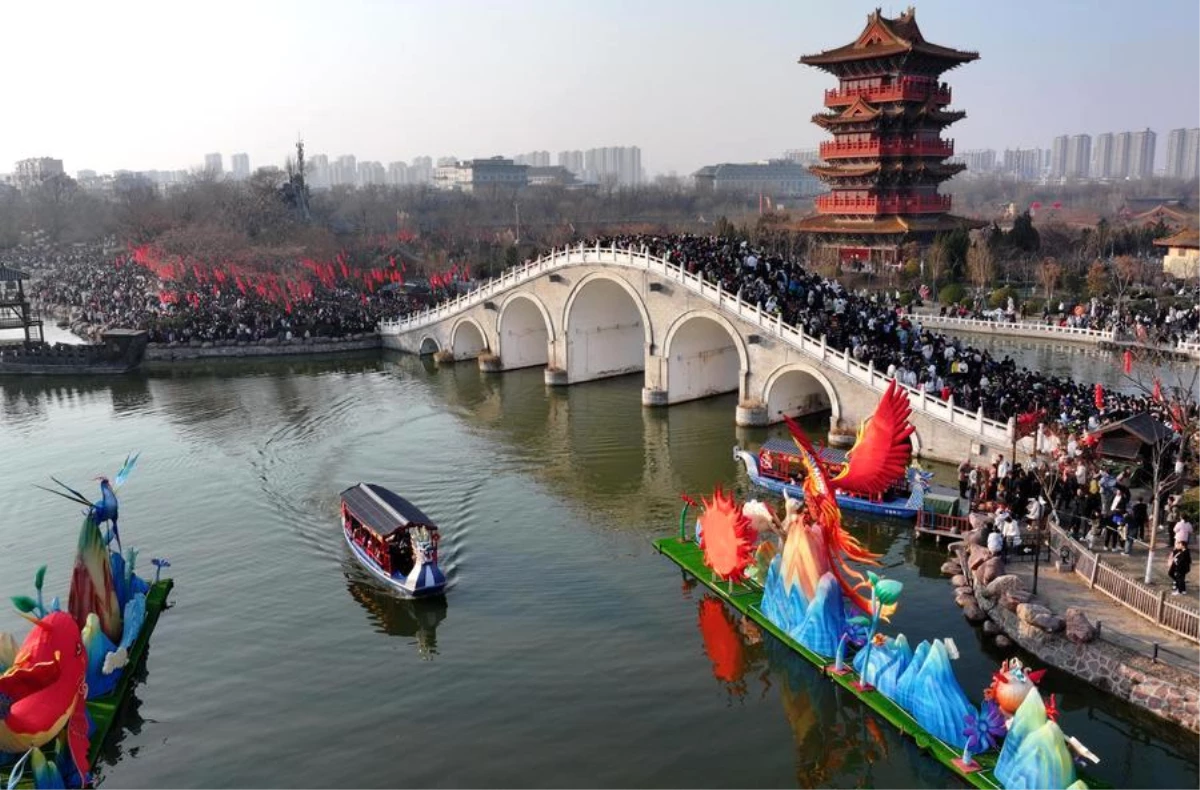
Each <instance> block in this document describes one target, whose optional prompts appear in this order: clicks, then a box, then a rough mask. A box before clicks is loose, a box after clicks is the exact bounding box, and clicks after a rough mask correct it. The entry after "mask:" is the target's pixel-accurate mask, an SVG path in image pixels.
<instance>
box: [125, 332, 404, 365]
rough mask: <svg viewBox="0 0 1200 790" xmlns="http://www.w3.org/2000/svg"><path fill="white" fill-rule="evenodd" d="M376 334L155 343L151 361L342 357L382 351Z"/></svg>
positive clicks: (148, 356) (148, 348)
mask: <svg viewBox="0 0 1200 790" xmlns="http://www.w3.org/2000/svg"><path fill="white" fill-rule="evenodd" d="M380 347H381V343H380V339H379V335H377V334H375V333H374V332H369V333H363V334H357V335H347V336H346V337H341V338H333V337H307V338H298V337H296V338H292V339H290V340H276V339H270V340H261V341H259V342H256V343H247V342H244V341H233V340H218V341H215V342H203V343H202V342H200V341H198V340H193V341H191V342H189V343H151V344H150V345H148V346H146V361H147V362H184V361H187V360H194V359H235V358H240V357H286V356H299V355H302V354H340V353H344V352H349V351H369V350H372V349H376V348H380Z"/></svg>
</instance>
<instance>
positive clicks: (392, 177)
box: [387, 162, 408, 187]
mask: <svg viewBox="0 0 1200 790" xmlns="http://www.w3.org/2000/svg"><path fill="white" fill-rule="evenodd" d="M387 183H388V184H389V185H390V186H394V187H402V186H405V185H406V184H408V165H406V164H405V163H404V162H389V163H388V166H387Z"/></svg>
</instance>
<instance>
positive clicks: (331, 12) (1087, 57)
mask: <svg viewBox="0 0 1200 790" xmlns="http://www.w3.org/2000/svg"><path fill="white" fill-rule="evenodd" d="M875 5H876V3H874V2H867V3H847V2H841V1H840V0H839V2H821V3H816V2H808V3H783V2H768V1H767V0H748V2H746V3H744V4H741V5H739V6H738V7H737V8H736V9H731V8H730V7H728V6H725V5H719V6H718V5H716V4H715V3H706V2H703V0H695V1H694V2H684V1H683V0H642V2H638V3H636V4H634V3H631V2H625V1H624V0H614V1H613V2H601V3H594V2H583V1H582V0H579V1H578V2H572V1H570V0H565V1H564V2H549V1H548V0H547V1H545V2H543V1H541V0H536V1H535V0H527V1H525V2H519V1H516V0H514V2H512V3H506V4H502V5H491V4H485V3H482V2H445V3H442V2H438V3H434V2H428V3H418V2H412V3H388V4H381V3H378V2H371V1H370V0H347V2H344V3H342V4H340V5H338V6H336V7H335V6H332V5H329V4H326V3H318V2H315V0H298V1H297V2H289V3H284V2H281V1H277V0H262V1H261V2H256V3H230V2H223V1H222V0H214V2H211V3H209V4H207V5H206V6H205V9H206V10H205V13H206V14H208V15H209V18H213V19H217V18H220V19H228V20H236V21H237V24H232V25H227V26H224V27H223V28H222V33H221V36H220V39H219V43H218V42H217V41H215V40H214V39H213V36H212V31H211V30H210V29H208V28H206V27H205V26H202V25H200V26H198V25H194V24H191V23H190V22H189V21H188V20H189V19H190V14H191V11H190V10H188V9H187V8H185V7H182V6H175V5H171V4H160V3H152V2H114V3H111V4H93V3H82V2H81V3H79V4H78V5H77V6H75V7H73V8H72V9H71V11H70V12H69V13H66V14H64V13H63V11H62V9H61V7H60V6H58V5H54V6H50V5H49V4H15V5H13V6H12V7H11V8H9V9H7V10H8V12H9V13H8V16H9V19H8V21H9V23H10V28H11V29H26V30H30V29H36V30H53V31H54V41H55V44H54V47H55V51H56V52H58V53H62V52H68V53H71V52H75V53H86V54H80V56H79V57H76V58H71V57H61V56H58V57H54V58H49V57H46V53H45V51H44V48H45V46H46V39H45V38H43V37H35V36H14V37H10V39H9V40H8V41H7V42H6V46H5V47H4V48H0V67H3V68H5V70H6V72H8V73H14V74H20V75H21V77H20V79H14V80H12V81H10V84H9V91H8V95H7V96H6V99H7V101H8V104H9V105H10V107H12V108H14V111H13V112H11V113H10V118H12V121H11V122H10V124H9V125H8V126H7V127H6V130H5V134H4V135H2V136H0V171H7V170H9V169H10V168H11V167H12V165H13V163H15V162H17V161H18V160H23V159H27V158H31V157H53V158H56V159H61V160H63V162H64V167H65V169H66V170H67V171H68V172H72V173H74V172H77V171H79V170H84V169H86V170H93V171H97V172H112V171H115V170H132V171H148V170H172V171H174V170H179V169H190V168H192V167H195V166H198V165H201V163H202V161H203V159H202V157H203V156H204V154H205V153H206V152H214V151H221V152H223V154H224V158H225V160H226V161H231V160H229V157H231V156H232V155H233V154H234V153H239V154H241V153H244V154H246V155H247V156H248V159H249V161H250V163H251V165H252V168H253V169H256V168H257V167H260V166H262V165H266V164H275V165H279V164H282V162H283V160H284V158H285V157H287V156H288V155H290V154H291V153H292V149H293V146H294V143H295V140H296V139H297V137H302V138H303V139H304V140H305V142H306V145H307V148H308V150H309V151H311V152H318V151H320V152H324V153H326V154H327V155H328V156H330V157H331V158H336V157H338V156H341V155H344V154H352V155H354V156H355V157H357V158H359V159H362V160H365V161H378V162H384V163H388V162H394V161H411V160H412V159H413V158H414V157H417V156H422V155H428V156H433V157H441V156H445V155H450V154H452V155H454V156H456V157H457V158H459V159H463V160H466V159H474V158H486V157H490V156H494V155H497V154H499V155H504V156H510V157H511V156H516V155H519V153H520V152H529V151H550V152H559V151H573V150H586V149H588V148H595V147H601V146H605V145H614V144H616V145H636V146H639V147H640V148H641V150H642V167H643V168H644V170H645V174H646V176H647V177H648V178H649V177H653V176H654V175H656V174H661V173H667V172H670V171H675V172H676V173H678V174H679V175H688V174H690V173H692V172H695V171H696V170H698V169H699V168H700V167H702V166H705V165H711V164H714V163H717V162H739V161H741V162H746V161H756V160H761V159H766V158H768V157H777V156H780V155H781V154H782V152H784V151H786V150H789V149H802V148H812V147H816V145H817V143H818V142H820V141H821V140H824V139H827V135H825V134H824V133H823V132H822V130H821V129H819V128H818V127H816V126H815V125H813V124H812V123H811V116H812V115H813V114H814V113H816V112H818V111H819V110H820V109H821V96H822V92H823V91H824V90H825V89H827V88H830V87H832V85H833V83H832V80H831V79H829V77H828V76H827V75H823V74H821V73H819V72H817V71H816V70H815V69H811V68H806V67H804V66H801V65H799V64H798V63H797V62H796V61H797V60H798V58H799V57H800V56H801V55H803V54H809V53H813V52H817V51H820V50H823V49H828V48H832V47H836V46H839V45H842V44H846V43H848V42H849V41H851V40H852V39H853V38H854V37H855V36H856V35H857V34H858V32H859V31H860V30H861V29H862V26H863V24H864V22H865V19H866V15H867V14H868V13H869V12H871V11H872V10H874V7H875ZM906 5H907V4H906V3H900V4H896V5H893V6H886V7H884V8H883V11H884V13H885V15H895V14H898V13H899V12H901V11H903V10H904V7H905V6H906ZM983 8H984V7H981V6H978V5H976V4H970V3H959V2H954V1H953V0H923V2H919V3H916V10H917V18H918V20H919V21H920V24H921V29H922V31H923V32H924V33H925V35H926V36H927V37H928V39H929V40H931V41H933V42H935V43H939V44H944V45H947V46H953V47H957V48H960V49H970V50H978V51H979V52H980V54H981V59H980V60H979V61H977V62H974V63H971V64H968V65H966V66H963V67H961V68H957V69H954V70H952V71H950V72H949V73H947V74H946V77H945V78H946V80H947V81H948V82H949V83H950V85H951V86H952V87H953V89H954V96H955V101H954V106H955V107H956V108H961V109H964V110H966V111H967V118H966V119H965V120H963V121H962V122H960V123H959V124H957V125H956V127H955V129H954V135H953V136H954V137H955V138H956V147H957V148H958V150H965V149H968V148H970V149H983V148H993V149H996V150H1004V149H1006V148H1010V149H1011V148H1022V149H1024V148H1034V147H1036V148H1046V147H1049V146H1050V145H1051V144H1052V141H1053V139H1054V138H1055V137H1058V136H1060V135H1064V134H1066V135H1068V136H1071V135H1076V134H1081V133H1086V134H1089V135H1097V134H1103V133H1105V132H1107V131H1110V130H1113V131H1115V130H1126V129H1132V130H1140V129H1145V128H1147V127H1149V128H1150V129H1152V130H1154V131H1155V132H1156V134H1157V136H1158V138H1159V139H1158V145H1157V151H1156V153H1157V157H1156V158H1157V164H1156V169H1162V168H1163V167H1164V160H1165V156H1166V150H1165V149H1166V141H1167V135H1168V133H1169V132H1170V131H1171V130H1174V129H1178V128H1193V127H1195V126H1196V125H1197V118H1198V117H1200V98H1198V97H1200V75H1198V73H1197V69H1196V68H1195V52H1196V49H1197V46H1198V45H1200V39H1198V36H1197V29H1198V27H1200V8H1198V6H1197V4H1196V3H1195V2H1194V1H1192V2H1185V0H1160V2H1156V3H1154V4H1152V5H1150V6H1147V7H1145V8H1144V9H1143V11H1144V13H1131V12H1130V8H1129V6H1128V5H1126V4H1124V3H1118V2H1116V0H1098V1H1097V2H1095V3H1092V4H1090V5H1086V6H1080V5H1077V4H1066V3H1041V2H1033V1H1032V0H1019V1H1018V2H1014V3H1010V4H1007V5H1005V6H1004V8H1003V9H1002V10H1001V9H989V11H988V12H986V13H984V12H982V11H983ZM64 19H69V20H70V23H69V24H63V20H64ZM438 31H442V32H445V31H453V34H454V35H453V44H454V45H453V46H449V43H448V42H449V41H450V40H451V39H448V38H447V37H446V35H442V34H439V33H438ZM497 31H507V32H506V33H504V34H502V35H498V34H497ZM264 33H269V38H270V40H272V41H275V42H277V43H278V42H285V43H286V45H287V47H288V48H291V49H292V50H293V52H291V53H289V52H286V51H285V50H284V49H282V48H281V47H279V46H263V39H262V36H263V35H264ZM166 36H169V38H170V42H171V43H170V46H169V47H168V48H167V49H165V50H164V51H163V52H162V53H160V54H161V57H158V58H156V60H155V61H154V63H153V64H150V63H149V62H148V61H147V60H146V59H145V57H144V53H143V52H142V51H141V50H140V49H139V48H138V47H136V46H110V47H103V48H97V47H96V46H95V43H96V42H97V41H108V42H116V43H120V42H137V41H161V40H164V37H166ZM350 39H352V40H353V41H354V46H353V47H352V48H350V49H346V48H345V47H340V46H332V45H331V42H335V41H344V40H350ZM612 41H620V49H621V57H620V58H618V59H613V58H611V57H610V56H609V53H610V50H611V47H610V46H608V45H606V44H604V43H603V42H612ZM589 42H591V43H590V44H589ZM31 64H33V68H31V67H30V65H31ZM151 97H152V98H151ZM17 108H19V111H16V109H17Z"/></svg>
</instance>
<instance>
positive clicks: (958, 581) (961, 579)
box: [950, 573, 967, 587]
mask: <svg viewBox="0 0 1200 790" xmlns="http://www.w3.org/2000/svg"><path fill="white" fill-rule="evenodd" d="M950 584H952V585H953V586H955V587H966V586H967V577H966V576H963V575H962V574H961V573H956V574H954V575H953V576H951V577H950Z"/></svg>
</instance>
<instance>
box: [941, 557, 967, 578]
mask: <svg viewBox="0 0 1200 790" xmlns="http://www.w3.org/2000/svg"><path fill="white" fill-rule="evenodd" d="M961 572H962V566H960V565H959V564H958V562H957V561H956V560H946V561H945V562H943V563H942V575H944V576H953V575H954V574H956V573H961Z"/></svg>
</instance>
